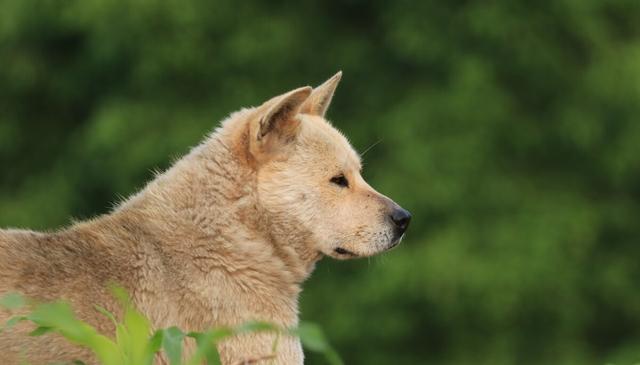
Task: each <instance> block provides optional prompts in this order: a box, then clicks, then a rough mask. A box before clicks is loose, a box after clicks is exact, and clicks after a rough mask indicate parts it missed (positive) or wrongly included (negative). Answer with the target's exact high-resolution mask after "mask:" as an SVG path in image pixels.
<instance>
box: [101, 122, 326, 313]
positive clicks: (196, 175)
mask: <svg viewBox="0 0 640 365" xmlns="http://www.w3.org/2000/svg"><path fill="white" fill-rule="evenodd" d="M250 117H251V110H247V111H243V112H240V113H236V115H232V116H231V117H230V120H228V121H227V122H225V123H224V126H223V127H222V128H220V129H218V130H217V131H216V132H215V133H214V134H213V135H212V136H211V137H209V139H208V140H207V141H205V142H204V143H203V144H201V145H200V146H198V147H196V148H194V149H193V150H192V151H191V152H190V153H189V154H188V155H187V156H185V157H184V158H182V159H181V160H179V161H178V162H177V163H176V164H175V165H174V166H173V167H172V168H170V169H169V170H168V171H167V172H165V173H164V174H162V175H159V176H158V177H157V178H156V179H155V180H154V181H152V182H151V183H150V184H149V185H148V186H147V187H146V188H145V189H144V190H143V191H141V192H140V193H139V194H137V195H136V196H134V197H132V198H131V199H129V200H128V201H127V202H125V203H124V204H122V205H121V206H120V207H119V208H118V209H117V210H116V211H115V212H114V213H113V214H112V215H110V216H108V217H107V219H108V224H107V226H123V224H124V225H134V226H137V227H144V230H145V231H146V232H145V234H144V236H145V237H150V239H149V241H152V243H151V245H152V246H153V251H155V252H157V253H158V254H159V255H161V256H162V259H161V262H163V263H164V264H165V265H168V266H173V268H174V269H175V271H179V270H190V271H191V273H189V276H188V277H189V278H190V279H189V281H198V279H197V278H196V279H194V278H193V275H194V274H193V273H194V272H195V273H196V275H199V276H200V278H199V279H200V280H202V281H203V283H204V284H207V285H208V284H210V285H215V284H216V283H205V282H206V278H207V276H208V274H209V273H210V272H212V271H213V270H223V271H224V272H226V273H227V274H228V277H229V278H232V279H233V280H237V281H238V282H239V285H240V286H247V290H248V291H255V292H256V294H265V293H281V294H282V295H284V296H286V297H287V298H290V299H291V300H293V301H296V302H297V295H298V293H299V291H300V284H301V283H302V282H303V281H304V280H305V279H306V278H307V277H308V276H309V275H310V273H311V272H312V271H313V268H314V265H315V263H316V262H317V261H318V260H319V259H320V254H319V253H318V252H317V251H316V250H313V249H311V248H310V247H312V245H311V244H310V242H308V241H309V240H310V235H309V234H306V233H305V232H294V233H291V232H287V233H286V234H285V233H284V232H282V230H281V229H279V227H278V226H277V225H274V224H273V222H272V221H271V220H270V218H269V214H267V212H265V211H264V210H263V209H262V207H261V205H260V202H259V197H258V193H257V192H258V189H257V178H258V169H257V168H256V166H255V164H254V163H253V162H252V160H251V158H250V156H249V155H248V151H247V149H246V143H245V142H243V141H244V140H245V138H246V135H247V129H248V124H247V120H248V119H249V118H250ZM114 222H119V223H116V224H114ZM123 222H124V223H123ZM95 223H97V224H100V220H98V221H97V222H95ZM125 234H126V232H125ZM185 277H187V276H185ZM184 284H185V285H187V286H188V285H190V284H192V283H184ZM177 285H178V286H179V285H181V284H180V283H177Z"/></svg>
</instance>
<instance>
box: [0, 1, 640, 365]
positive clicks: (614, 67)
mask: <svg viewBox="0 0 640 365" xmlns="http://www.w3.org/2000/svg"><path fill="white" fill-rule="evenodd" d="M337 70H343V71H344V76H343V81H342V84H341V85H340V87H339V89H338V91H337V94H336V97H335V98H334V103H333V105H332V108H331V110H330V111H329V118H330V119H332V120H333V121H334V124H335V125H336V126H338V127H339V128H340V129H342V130H343V131H344V132H345V133H346V134H347V135H348V136H349V137H350V139H351V141H352V143H353V145H354V146H355V147H356V148H357V149H359V150H360V151H364V150H365V149H367V148H368V147H369V146H371V145H372V144H376V145H375V146H374V147H373V148H371V150H369V151H368V152H367V153H366V155H365V156H364V160H365V177H366V178H368V180H369V181H370V183H371V184H372V185H373V186H375V187H376V188H378V190H380V191H381V192H383V193H385V194H388V195H389V196H391V197H393V198H394V199H395V200H396V201H398V202H399V203H401V204H402V205H403V206H405V207H406V208H408V209H410V210H411V211H412V212H413V213H414V221H413V222H412V226H411V228H410V231H409V233H408V236H407V238H406V240H405V241H404V242H403V244H402V245H401V246H400V247H399V248H398V249H396V250H394V251H392V252H390V253H387V254H385V255H384V256H381V257H379V258H374V259H370V260H360V261H351V262H332V261H330V260H323V261H322V262H321V263H319V265H318V267H317V270H316V272H315V274H314V276H313V277H312V278H311V280H310V281H309V282H308V283H307V284H306V287H305V291H304V292H303V295H302V298H301V300H302V304H301V306H302V319H304V320H310V321H315V322H318V323H320V324H321V325H322V326H323V328H324V329H325V330H326V332H327V334H328V336H329V338H330V339H331V341H332V342H333V343H334V344H335V345H336V347H337V348H338V350H339V352H340V353H341V354H342V356H343V357H344V358H345V360H346V362H347V363H348V364H374V365H375V364H442V365H454V364H456V365H458V364H474V365H483V364H487V365H489V364H491V365H499V364H536V365H539V364H567V365H568V364H594V365H595V364H598V365H602V364H606V363H615V364H632V363H634V362H636V361H639V360H640V117H639V116H640V1H638V0H541V1H528V0H518V1H516V0H493V1H463V0H456V1H453V0H425V1H404V0H396V1H360V0H346V1H335V0H323V1H319V0H318V1H298V2H284V1H219V0H216V1H212V0H163V1H160V0H128V1H124V0H66V1H62V0H59V1H54V0H0V166H1V170H0V171H1V172H0V226H3V227H7V226H11V227H30V228H37V229H55V228H56V227H60V226H63V225H67V224H69V223H70V217H74V218H75V219H84V218H88V217H92V216H95V215H98V214H102V213H106V212H108V211H109V209H110V208H111V206H112V204H113V203H114V202H116V201H117V200H118V196H127V195H129V194H131V193H133V192H135V191H136V190H137V189H139V188H141V187H142V186H144V184H145V182H146V181H148V180H149V179H151V178H152V172H151V170H152V169H154V168H160V169H163V168H166V167H168V166H169V165H170V163H171V161H172V160H173V159H175V158H177V157H179V156H180V155H182V154H184V153H185V152H186V151H188V149H189V147H190V146H193V145H195V144H197V143H198V142H199V140H200V139H201V138H202V137H203V136H204V135H205V134H206V133H208V132H209V131H211V130H212V129H213V128H214V127H215V126H216V125H217V123H218V121H220V120H221V119H223V118H224V117H225V116H226V115H228V114H229V113H230V112H231V111H234V110H236V109H239V108H240V107H242V106H247V105H257V104H260V103H261V102H262V101H264V100H266V99H268V98H269V97H271V96H273V95H276V94H278V93H281V92H284V91H287V90H289V89H292V88H294V87H298V86H302V85H308V84H310V85H317V84H319V83H320V82H322V81H324V80H325V79H326V78H328V77H329V76H331V75H333V74H334V73H335V72H336V71H337ZM308 363H309V364H321V363H323V361H322V359H320V358H317V357H315V356H314V355H309V358H308Z"/></svg>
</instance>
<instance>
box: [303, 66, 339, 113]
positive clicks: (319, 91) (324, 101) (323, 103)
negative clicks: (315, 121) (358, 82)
mask: <svg viewBox="0 0 640 365" xmlns="http://www.w3.org/2000/svg"><path fill="white" fill-rule="evenodd" d="M340 78H342V71H339V72H338V73H337V74H335V75H333V77H331V78H330V79H329V80H327V81H325V82H324V84H322V85H320V86H318V87H316V88H315V89H313V91H312V92H311V95H309V98H308V99H307V101H305V102H304V104H303V105H302V108H300V112H301V113H305V114H311V115H319V116H321V117H324V115H325V113H326V112H327V109H329V104H331V99H332V98H333V93H335V91H336V87H337V86H338V83H339V82H340Z"/></svg>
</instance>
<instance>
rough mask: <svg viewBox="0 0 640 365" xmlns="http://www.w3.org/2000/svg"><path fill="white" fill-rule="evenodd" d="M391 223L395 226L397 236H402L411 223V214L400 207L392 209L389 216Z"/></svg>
mask: <svg viewBox="0 0 640 365" xmlns="http://www.w3.org/2000/svg"><path fill="white" fill-rule="evenodd" d="M390 218H391V221H392V222H393V224H394V225H395V226H396V229H397V231H398V234H403V233H404V232H405V231H406V230H407V228H408V227H409V222H410V221H411V213H409V211H407V210H406V209H402V208H400V207H398V208H396V209H394V210H393V211H392V212H391V215H390Z"/></svg>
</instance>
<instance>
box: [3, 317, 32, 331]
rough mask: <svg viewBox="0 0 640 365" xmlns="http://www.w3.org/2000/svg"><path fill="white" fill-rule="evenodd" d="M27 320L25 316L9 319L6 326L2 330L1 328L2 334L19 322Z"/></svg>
mask: <svg viewBox="0 0 640 365" xmlns="http://www.w3.org/2000/svg"><path fill="white" fill-rule="evenodd" d="M25 320H27V317H25V316H15V317H11V318H9V320H8V321H7V322H6V323H5V324H4V326H3V327H2V328H0V332H2V331H4V330H7V329H9V328H11V327H13V326H15V325H16V324H17V323H18V322H21V321H25Z"/></svg>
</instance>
